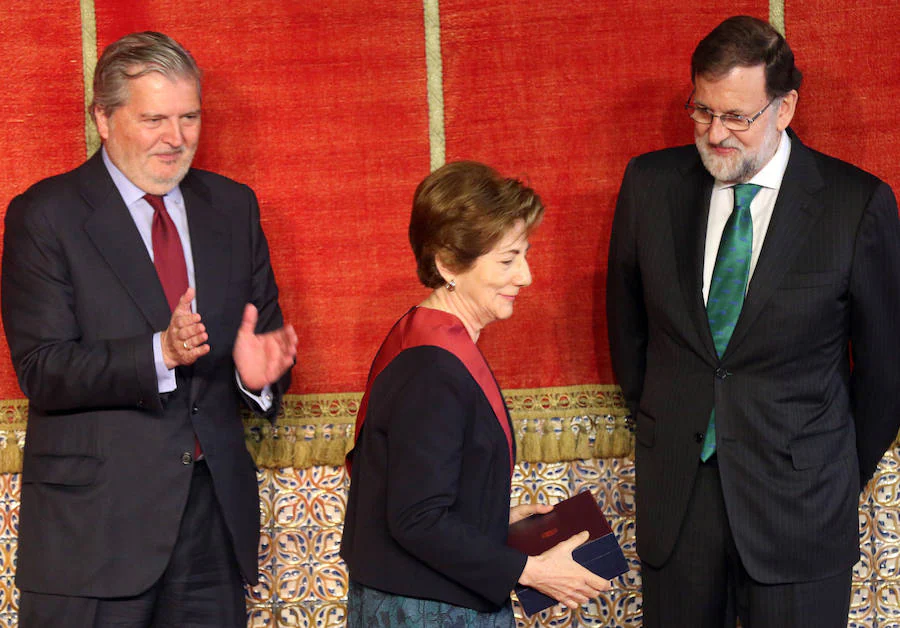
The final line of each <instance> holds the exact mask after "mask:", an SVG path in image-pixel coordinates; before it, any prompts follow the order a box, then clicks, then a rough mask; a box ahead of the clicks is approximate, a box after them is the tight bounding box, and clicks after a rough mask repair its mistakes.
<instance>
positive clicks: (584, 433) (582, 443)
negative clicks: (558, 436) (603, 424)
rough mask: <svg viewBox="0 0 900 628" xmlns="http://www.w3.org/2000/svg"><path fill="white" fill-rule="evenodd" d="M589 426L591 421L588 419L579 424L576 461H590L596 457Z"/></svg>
mask: <svg viewBox="0 0 900 628" xmlns="http://www.w3.org/2000/svg"><path fill="white" fill-rule="evenodd" d="M588 424H589V421H588V420H586V419H582V420H581V422H580V423H579V424H578V436H577V438H576V440H575V460H590V459H591V458H593V457H594V454H593V451H592V449H591V435H590V433H589V432H588Z"/></svg>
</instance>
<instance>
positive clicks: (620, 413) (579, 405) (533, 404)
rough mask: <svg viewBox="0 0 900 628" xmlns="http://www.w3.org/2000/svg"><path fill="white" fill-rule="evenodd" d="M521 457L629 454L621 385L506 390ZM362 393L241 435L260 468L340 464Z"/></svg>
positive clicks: (17, 458) (1, 426) (294, 409)
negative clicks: (619, 386)
mask: <svg viewBox="0 0 900 628" xmlns="http://www.w3.org/2000/svg"><path fill="white" fill-rule="evenodd" d="M505 396H506V404H507V407H508V408H509V410H510V414H511V416H512V419H513V433H514V435H515V438H516V444H517V450H518V460H519V461H520V462H521V461H525V462H562V461H566V460H584V459H590V458H609V457H621V456H626V455H629V454H630V453H631V451H632V448H633V436H632V430H631V426H630V424H629V419H628V417H627V410H626V408H625V404H624V401H623V399H622V394H621V392H620V391H619V388H618V387H617V386H610V385H575V386H560V387H554V388H529V389H519V390H508V391H505ZM361 399H362V393H334V394H318V395H285V398H284V401H283V404H282V409H281V413H280V415H279V417H278V421H277V422H276V424H275V425H274V426H273V425H272V424H270V423H269V421H267V420H265V419H259V418H256V417H253V416H251V415H250V414H249V413H247V414H246V415H245V416H244V436H245V440H246V443H247V448H248V449H249V450H250V453H251V454H252V455H253V458H254V460H255V461H256V464H257V465H258V466H260V467H294V468H296V469H305V468H307V467H311V466H315V465H324V464H327V465H340V464H343V461H344V456H345V455H346V453H347V452H348V451H349V450H350V448H351V447H352V446H353V427H354V424H355V422H356V413H357V412H358V410H359V402H360V400H361ZM2 404H3V409H4V420H3V421H2V423H0V472H4V473H8V472H18V471H21V469H22V447H23V446H24V444H25V434H26V426H27V415H28V402H27V401H25V400H22V399H16V400H12V401H4V402H2Z"/></svg>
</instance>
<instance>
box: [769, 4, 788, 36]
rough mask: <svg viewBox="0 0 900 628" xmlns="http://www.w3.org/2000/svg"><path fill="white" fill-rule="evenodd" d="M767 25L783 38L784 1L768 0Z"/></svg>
mask: <svg viewBox="0 0 900 628" xmlns="http://www.w3.org/2000/svg"><path fill="white" fill-rule="evenodd" d="M769 24H771V25H772V26H773V27H774V28H775V30H777V31H778V32H779V33H781V36H782V37H784V36H785V34H784V0H769Z"/></svg>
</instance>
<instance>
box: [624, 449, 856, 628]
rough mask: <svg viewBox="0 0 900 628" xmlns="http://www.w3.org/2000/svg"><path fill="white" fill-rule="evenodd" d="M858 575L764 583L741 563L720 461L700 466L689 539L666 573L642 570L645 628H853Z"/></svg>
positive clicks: (683, 538)
mask: <svg viewBox="0 0 900 628" xmlns="http://www.w3.org/2000/svg"><path fill="white" fill-rule="evenodd" d="M852 572H853V569H852V567H850V568H848V569H847V570H846V571H844V572H842V573H840V574H838V575H836V576H831V577H828V578H823V579H820V580H816V581H813V582H794V583H786V584H774V585H773V584H763V583H760V582H756V581H755V580H753V578H751V577H750V576H749V574H748V573H747V571H746V570H745V569H744V566H743V564H742V562H741V559H740V556H738V552H737V548H736V546H735V543H734V538H733V537H732V535H731V527H730V526H729V523H728V517H727V515H726V513H725V502H724V499H723V497H722V484H721V482H720V480H719V469H718V467H717V465H716V464H715V462H714V461H713V462H711V463H707V464H702V465H700V470H699V472H698V474H697V480H696V482H695V484H694V490H693V494H692V495H691V500H690V503H689V505H688V512H687V515H686V516H685V520H684V523H683V524H682V530H681V535H680V536H679V538H678V542H677V543H676V545H675V550H674V551H673V553H672V556H671V557H670V558H669V560H668V561H667V562H666V564H665V565H663V566H662V567H661V568H659V569H657V568H654V567H651V566H650V565H647V564H646V563H642V564H641V578H642V581H643V611H644V621H643V626H644V628H733V627H734V626H735V621H736V618H737V617H740V620H741V625H742V626H743V628H807V627H808V628H846V626H847V615H848V614H849V611H850V584H851V575H852Z"/></svg>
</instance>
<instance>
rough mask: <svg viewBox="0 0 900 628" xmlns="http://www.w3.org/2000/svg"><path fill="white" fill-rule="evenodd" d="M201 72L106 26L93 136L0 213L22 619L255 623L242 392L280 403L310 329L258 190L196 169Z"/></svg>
mask: <svg viewBox="0 0 900 628" xmlns="http://www.w3.org/2000/svg"><path fill="white" fill-rule="evenodd" d="M200 80H201V76H200V70H199V69H198V67H197V65H196V63H195V62H194V59H193V58H192V57H191V55H190V54H189V53H188V52H187V51H186V50H185V49H184V48H183V47H182V46H180V45H179V44H178V43H177V42H175V41H174V40H172V39H171V38H169V37H167V36H165V35H162V34H159V33H153V32H144V33H135V34H132V35H128V36H126V37H123V38H122V39H120V40H119V41H117V42H115V43H113V44H111V45H110V46H109V47H108V48H107V49H106V50H105V51H104V52H103V54H102V56H101V58H100V60H99V62H98V64H97V68H96V72H95V77H94V96H95V100H94V103H93V104H92V106H91V114H92V116H93V118H94V121H95V122H96V125H97V129H98V131H99V134H100V137H101V139H102V141H103V147H102V149H101V150H100V151H98V152H97V153H96V154H95V155H94V156H93V157H91V158H90V159H88V161H87V162H86V163H84V164H82V165H81V166H79V167H78V168H76V169H75V170H73V171H71V172H68V173H65V174H62V175H58V176H55V177H51V178H49V179H46V180H44V181H40V182H39V183H37V184H35V185H33V186H32V187H31V188H29V189H28V190H27V191H26V192H24V193H23V194H21V195H19V196H17V197H16V198H14V199H13V200H12V202H11V203H10V205H9V209H8V211H7V214H6V233H5V237H4V251H3V269H2V310H3V323H4V325H5V328H6V335H7V339H8V341H9V346H10V349H11V352H12V359H13V365H14V367H15V370H16V374H17V376H18V379H19V383H20V385H21V387H22V390H23V391H24V393H25V395H26V396H27V397H28V400H29V419H28V429H27V434H26V445H25V455H24V463H23V474H22V497H21V516H20V525H19V553H18V562H17V573H16V583H17V584H18V586H19V589H20V590H21V602H20V611H19V625H20V626H22V627H23V628H30V627H38V626H53V627H54V628H59V627H68V626H71V627H73V628H75V627H78V628H83V627H84V626H101V627H102V626H129V627H138V626H207V627H210V628H213V627H216V628H221V627H237V626H241V627H243V626H245V625H246V609H245V602H244V589H243V581H247V582H250V583H255V582H256V580H257V552H258V542H259V498H258V494H257V484H256V473H255V467H254V464H253V460H252V459H251V458H250V455H249V453H248V451H247V449H246V447H245V445H244V430H243V424H242V422H241V418H240V410H239V404H240V402H241V400H242V399H243V400H244V402H245V403H246V404H247V405H249V407H250V408H251V409H253V410H254V411H256V412H258V413H260V414H262V415H264V416H267V417H270V418H274V416H275V414H276V413H277V411H278V408H279V405H280V400H281V395H282V393H283V392H284V390H285V389H286V387H287V385H288V384H289V383H290V367H291V366H292V365H293V363H294V360H295V356H296V345H297V337H296V334H295V333H294V331H293V329H292V328H291V327H290V326H289V325H288V326H285V325H284V324H283V320H282V315H281V310H280V308H279V305H278V290H277V287H276V285H275V278H274V275H273V272H272V268H271V266H270V263H269V252H268V247H267V244H266V239H265V236H264V235H263V232H262V229H261V227H260V221H259V207H258V205H257V201H256V197H255V195H254V194H253V191H252V190H250V188H248V187H246V186H244V185H241V184H239V183H236V182H234V181H231V180H229V179H226V178H224V177H221V176H219V175H215V174H212V173H210V172H205V171H201V170H197V169H192V168H191V161H192V159H193V157H194V153H195V151H196V149H197V143H198V140H199V136H200V117H201V106H200Z"/></svg>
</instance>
